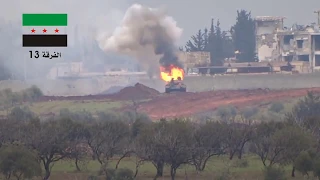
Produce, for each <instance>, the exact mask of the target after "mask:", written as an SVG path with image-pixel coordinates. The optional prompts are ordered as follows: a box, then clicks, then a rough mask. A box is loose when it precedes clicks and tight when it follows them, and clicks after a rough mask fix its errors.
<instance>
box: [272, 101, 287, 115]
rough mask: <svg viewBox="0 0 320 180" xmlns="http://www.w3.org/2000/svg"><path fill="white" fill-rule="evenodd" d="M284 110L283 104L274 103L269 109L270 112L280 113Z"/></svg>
mask: <svg viewBox="0 0 320 180" xmlns="http://www.w3.org/2000/svg"><path fill="white" fill-rule="evenodd" d="M283 109H284V105H283V104H282V103H281V102H274V103H272V104H271V106H270V107H269V111H272V112H275V113H279V112H281V111H282V110H283Z"/></svg>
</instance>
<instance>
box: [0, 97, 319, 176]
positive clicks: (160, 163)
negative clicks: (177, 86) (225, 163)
mask: <svg viewBox="0 0 320 180" xmlns="http://www.w3.org/2000/svg"><path fill="white" fill-rule="evenodd" d="M21 112H24V113H25V114H27V115H25V114H23V113H21ZM225 112H227V111H225ZM132 115H134V114H132ZM130 117H133V118H132V119H134V121H132V119H130V118H129V119H128V118H123V116H115V115H110V114H106V113H98V117H97V118H95V117H93V116H92V115H91V114H90V113H84V112H83V113H82V114H77V113H72V112H70V111H68V110H63V111H61V113H60V115H59V117H56V118H54V119H49V120H42V121H40V120H39V119H38V118H37V117H36V116H34V115H32V113H31V112H28V111H26V110H22V109H20V108H19V107H16V108H14V109H13V110H12V112H11V113H10V114H9V116H8V118H7V119H4V120H1V121H0V133H1V135H0V137H1V138H0V142H1V147H0V159H1V161H0V171H1V172H2V173H3V174H4V175H5V176H6V177H12V176H14V177H17V179H22V178H30V177H32V176H39V175H41V169H42V168H43V169H44V170H45V172H44V173H43V174H44V175H43V179H48V178H49V177H50V175H51V167H52V166H53V164H54V163H55V162H58V161H61V160H72V161H74V163H75V165H76V167H77V169H78V170H81V168H80V166H79V163H80V162H82V161H85V160H87V159H88V158H93V159H95V160H97V161H98V162H99V163H100V165H101V170H100V173H101V174H102V175H105V176H106V177H107V178H109V179H110V178H111V176H115V174H117V173H114V172H115V169H118V167H119V163H121V160H122V159H124V158H126V157H128V156H131V157H136V169H135V170H133V171H130V172H128V173H127V176H130V178H134V177H135V176H137V174H138V170H139V166H140V165H141V164H143V163H144V162H151V163H152V164H153V165H154V167H155V168H156V175H155V179H156V178H158V177H161V176H163V170H164V166H165V165H168V166H169V167H170V174H171V178H172V179H173V180H174V179H175V176H176V172H177V169H178V168H179V167H181V166H182V165H185V164H189V165H192V166H194V168H195V169H196V170H197V171H198V172H202V171H204V170H205V168H206V164H207V162H208V160H209V159H210V158H211V157H213V156H219V155H228V157H229V159H233V158H239V159H242V158H243V154H244V153H249V152H250V153H254V154H256V155H257V156H258V157H259V158H260V159H261V162H262V164H263V165H264V166H265V167H268V168H270V167H274V166H275V165H292V167H293V169H292V176H294V175H295V173H294V172H295V170H298V171H300V172H302V173H304V174H307V173H308V172H310V171H314V173H315V176H318V177H319V176H320V174H319V172H320V169H319V168H320V167H319V163H320V156H319V153H318V152H319V147H320V146H319V145H320V144H319V140H320V139H319V138H320V133H319V131H318V129H319V128H320V121H319V117H320V97H319V96H315V95H313V94H312V93H309V95H308V96H307V97H306V98H305V99H303V100H301V101H300V102H299V103H298V104H297V105H296V106H295V107H294V108H293V111H292V113H290V114H288V115H287V117H286V120H285V121H268V122H259V123H257V122H255V121H253V120H252V119H250V118H246V119H245V118H240V119H237V118H236V116H235V115H234V114H226V113H220V118H219V120H207V121H205V122H202V123H195V122H194V121H189V120H187V119H175V120H170V121H167V120H165V119H162V120H160V121H159V122H151V121H149V120H148V118H146V117H145V116H137V115H135V116H130ZM19 157H24V158H19ZM115 157H117V158H118V159H119V160H118V162H117V165H116V166H115V167H111V166H110V161H111V160H112V159H113V158H115ZM40 164H41V165H42V166H43V167H42V168H41V166H40ZM305 164H308V166H305ZM130 178H129V179H130Z"/></svg>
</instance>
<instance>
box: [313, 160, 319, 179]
mask: <svg viewBox="0 0 320 180" xmlns="http://www.w3.org/2000/svg"><path fill="white" fill-rule="evenodd" d="M313 174H314V176H315V177H318V178H320V160H319V159H317V160H315V161H314V164H313Z"/></svg>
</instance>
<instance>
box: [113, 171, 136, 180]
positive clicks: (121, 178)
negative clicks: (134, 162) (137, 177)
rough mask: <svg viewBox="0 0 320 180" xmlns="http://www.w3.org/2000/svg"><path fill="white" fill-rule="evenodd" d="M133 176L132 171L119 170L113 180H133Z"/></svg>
mask: <svg viewBox="0 0 320 180" xmlns="http://www.w3.org/2000/svg"><path fill="white" fill-rule="evenodd" d="M133 176H134V175H133V171H132V170H130V169H127V168H124V169H117V170H116V171H115V176H114V178H113V180H133V179H134V178H133Z"/></svg>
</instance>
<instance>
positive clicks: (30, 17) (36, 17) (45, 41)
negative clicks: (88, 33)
mask: <svg viewBox="0 0 320 180" xmlns="http://www.w3.org/2000/svg"><path fill="white" fill-rule="evenodd" d="M67 25H68V15H67V14H23V15H22V26H23V35H22V46H23V47H67V45H68V37H67V34H66V32H64V31H66V26H67Z"/></svg>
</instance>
